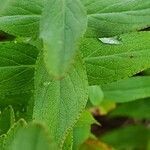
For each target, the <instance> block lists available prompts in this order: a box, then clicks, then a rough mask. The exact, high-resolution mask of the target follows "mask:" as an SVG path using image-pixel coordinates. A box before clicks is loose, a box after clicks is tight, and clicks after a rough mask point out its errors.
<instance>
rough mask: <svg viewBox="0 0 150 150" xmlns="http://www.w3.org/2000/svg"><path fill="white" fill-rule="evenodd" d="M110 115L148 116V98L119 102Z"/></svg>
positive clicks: (144, 117) (149, 101)
mask: <svg viewBox="0 0 150 150" xmlns="http://www.w3.org/2000/svg"><path fill="white" fill-rule="evenodd" d="M110 116H112V117H118V116H119V117H131V118H135V119H149V118H150V99H149V98H147V99H141V100H138V101H134V102H128V103H124V104H120V105H119V106H117V108H116V109H114V110H113V111H112V112H111V113H110Z"/></svg>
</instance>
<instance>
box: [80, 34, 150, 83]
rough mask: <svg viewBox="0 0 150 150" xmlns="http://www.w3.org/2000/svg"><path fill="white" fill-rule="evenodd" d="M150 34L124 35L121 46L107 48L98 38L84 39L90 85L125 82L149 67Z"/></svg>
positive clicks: (83, 44) (120, 41)
mask: <svg viewBox="0 0 150 150" xmlns="http://www.w3.org/2000/svg"><path fill="white" fill-rule="evenodd" d="M149 40H150V32H140V33H131V34H124V35H121V36H120V37H119V43H120V44H117V45H116V44H114V45H111V44H104V43H102V42H101V41H100V40H98V39H95V38H86V39H83V42H82V44H81V48H80V50H81V51H82V52H83V54H84V60H85V62H86V68H87V73H88V79H89V83H90V84H91V85H94V84H103V83H109V82H112V81H115V80H119V79H121V78H126V77H129V76H132V75H135V74H136V73H138V72H141V71H142V70H144V69H147V68H149V67H150V44H149Z"/></svg>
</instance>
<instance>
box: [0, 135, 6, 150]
mask: <svg viewBox="0 0 150 150" xmlns="http://www.w3.org/2000/svg"><path fill="white" fill-rule="evenodd" d="M5 138H6V135H5V134H3V135H1V136H0V149H1V150H3V148H4V147H3V144H4V139H5Z"/></svg>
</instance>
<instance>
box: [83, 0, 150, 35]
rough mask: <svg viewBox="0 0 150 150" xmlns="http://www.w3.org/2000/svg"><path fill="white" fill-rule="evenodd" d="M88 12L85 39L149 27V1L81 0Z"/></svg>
mask: <svg viewBox="0 0 150 150" xmlns="http://www.w3.org/2000/svg"><path fill="white" fill-rule="evenodd" d="M81 1H82V2H83V4H84V5H85V7H86V8H87V12H88V29H87V34H86V36H87V37H106V36H107V37H109V36H114V35H119V34H122V33H126V32H131V31H137V30H140V29H144V28H147V27H149V26H150V1H149V0H81Z"/></svg>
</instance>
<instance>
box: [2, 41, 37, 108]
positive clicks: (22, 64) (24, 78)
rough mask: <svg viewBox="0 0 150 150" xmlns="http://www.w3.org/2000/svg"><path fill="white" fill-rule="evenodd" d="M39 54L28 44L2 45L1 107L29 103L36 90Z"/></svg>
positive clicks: (9, 43) (6, 43)
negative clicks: (35, 80) (36, 65)
mask: <svg viewBox="0 0 150 150" xmlns="http://www.w3.org/2000/svg"><path fill="white" fill-rule="evenodd" d="M37 54H38V50H37V49H36V48H35V47H33V46H31V45H28V44H19V43H14V42H5V43H0V107H2V108H3V107H4V106H8V105H21V104H26V103H27V101H28V100H29V98H30V97H31V95H32V90H33V89H34V85H33V76H34V67H35V66H34V65H35V61H36V57H37Z"/></svg>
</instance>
